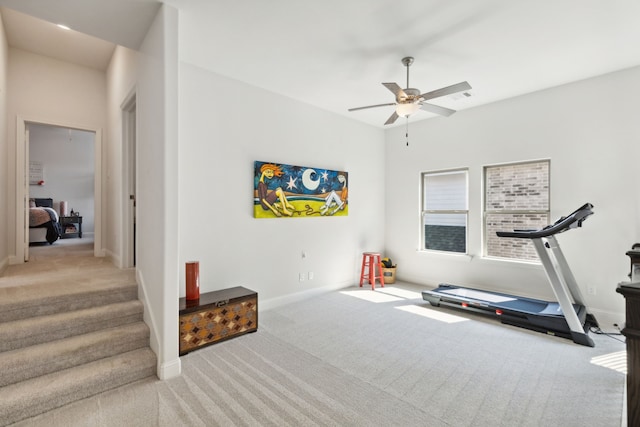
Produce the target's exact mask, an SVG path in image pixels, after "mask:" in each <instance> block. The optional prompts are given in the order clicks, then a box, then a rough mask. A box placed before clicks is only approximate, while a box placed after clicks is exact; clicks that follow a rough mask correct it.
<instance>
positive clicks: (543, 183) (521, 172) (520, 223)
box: [484, 160, 550, 261]
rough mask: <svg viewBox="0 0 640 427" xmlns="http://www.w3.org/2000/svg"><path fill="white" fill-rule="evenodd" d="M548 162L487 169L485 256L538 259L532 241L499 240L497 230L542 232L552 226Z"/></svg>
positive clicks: (488, 167) (485, 172)
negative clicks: (550, 220)
mask: <svg viewBox="0 0 640 427" xmlns="http://www.w3.org/2000/svg"><path fill="white" fill-rule="evenodd" d="M549 170H550V168H549V161H548V160H543V161H536V162H527V163H514V164H507V165H499V166H487V167H485V168H484V179H485V254H486V255H487V256H490V257H500V258H511V259H520V260H527V261H535V260H538V255H537V253H536V251H535V248H534V247H533V244H532V243H531V241H530V240H529V239H514V238H503V237H497V236H496V231H512V230H532V229H540V228H543V227H545V226H546V225H548V224H549V210H550V208H549Z"/></svg>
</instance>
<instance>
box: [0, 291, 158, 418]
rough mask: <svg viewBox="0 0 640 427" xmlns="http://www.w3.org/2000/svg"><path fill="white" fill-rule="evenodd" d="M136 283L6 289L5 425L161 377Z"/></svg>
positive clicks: (1, 408) (2, 317) (2, 329)
mask: <svg viewBox="0 0 640 427" xmlns="http://www.w3.org/2000/svg"><path fill="white" fill-rule="evenodd" d="M142 314H143V307H142V303H140V301H138V299H137V285H136V284H135V282H134V283H131V281H130V280H121V283H118V282H117V281H116V283H113V282H111V283H109V284H108V285H104V286H83V285H81V284H78V285H76V286H67V287H65V288H63V289H59V288H58V289H52V288H51V287H47V286H45V285H33V286H20V287H14V288H11V287H8V288H0V425H1V426H5V425H9V424H12V423H14V422H17V421H19V420H22V419H25V418H29V417H32V416H35V415H38V414H41V413H44V412H46V411H49V410H51V409H53V408H57V407H60V406H63V405H66V404H68V403H71V402H74V401H76V400H80V399H83V398H86V397H89V396H93V395H95V394H98V393H101V392H103V391H106V390H110V389H113V388H116V387H119V386H122V385H125V384H128V383H131V382H134V381H138V380H140V379H143V378H147V377H151V376H154V375H155V373H156V356H155V354H154V353H153V352H152V351H151V349H150V348H149V329H148V327H147V325H146V324H145V323H144V322H143V321H142Z"/></svg>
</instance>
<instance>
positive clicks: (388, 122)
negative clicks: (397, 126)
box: [384, 111, 400, 125]
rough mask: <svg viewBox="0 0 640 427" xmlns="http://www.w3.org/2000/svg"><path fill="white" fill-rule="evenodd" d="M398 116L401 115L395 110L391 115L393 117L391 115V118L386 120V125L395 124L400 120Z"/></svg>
mask: <svg viewBox="0 0 640 427" xmlns="http://www.w3.org/2000/svg"><path fill="white" fill-rule="evenodd" d="M398 117H400V116H398V113H396V112H395V111H394V112H393V114H392V115H391V117H389V118H388V119H387V121H386V122H384V124H385V125H390V124H393V123H394V122H395V121H396V120H398Z"/></svg>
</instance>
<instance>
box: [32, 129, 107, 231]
mask: <svg viewBox="0 0 640 427" xmlns="http://www.w3.org/2000/svg"><path fill="white" fill-rule="evenodd" d="M94 145H95V134H94V133H93V132H87V131H80V130H75V129H74V130H71V129H68V128H61V127H55V126H48V125H36V124H32V125H29V160H30V161H37V162H40V163H41V164H42V166H43V169H44V181H45V183H44V185H42V186H40V185H30V186H29V197H31V198H34V197H45V198H46V197H51V198H52V199H53V206H54V208H55V209H56V211H58V213H60V206H59V205H60V201H61V200H65V201H67V203H68V209H69V211H71V209H73V210H74V212H80V215H81V216H82V233H83V236H84V234H85V233H89V234H93V230H94V222H93V217H94V194H93V184H94V158H95V150H94Z"/></svg>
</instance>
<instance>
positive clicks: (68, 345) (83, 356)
mask: <svg viewBox="0 0 640 427" xmlns="http://www.w3.org/2000/svg"><path fill="white" fill-rule="evenodd" d="M148 346H149V327H148V326H147V325H146V324H145V323H144V322H137V323H131V324H128V325H123V326H117V327H115V328H110V329H105V330H102V331H98V332H91V333H89V334H84V335H78V336H74V337H71V338H65V339H61V340H57V341H52V342H48V343H44V344H39V345H34V346H31V347H26V348H21V349H18V350H13V351H7V352H4V353H0V366H2V369H3V374H2V376H0V387H3V386H6V385H9V384H13V383H17V382H20V381H25V380H28V379H30V378H35V377H38V376H40V375H46V374H50V373H52V372H56V371H61V370H63V369H68V368H71V367H73V366H78V365H82V364H85V363H90V362H93V361H95V360H99V359H103V358H106V357H111V356H115V355H116V354H119V353H126V352H128V351H132V350H136V349H139V348H143V347H148Z"/></svg>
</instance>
